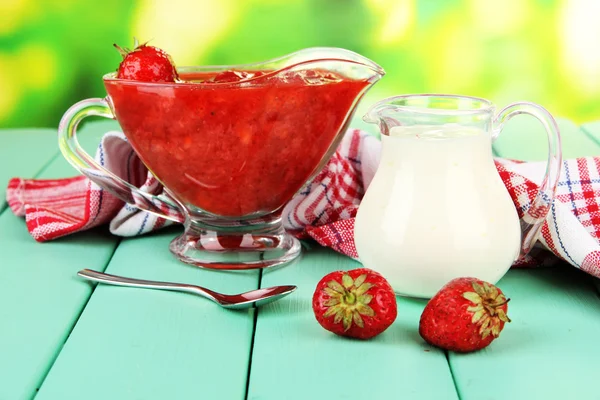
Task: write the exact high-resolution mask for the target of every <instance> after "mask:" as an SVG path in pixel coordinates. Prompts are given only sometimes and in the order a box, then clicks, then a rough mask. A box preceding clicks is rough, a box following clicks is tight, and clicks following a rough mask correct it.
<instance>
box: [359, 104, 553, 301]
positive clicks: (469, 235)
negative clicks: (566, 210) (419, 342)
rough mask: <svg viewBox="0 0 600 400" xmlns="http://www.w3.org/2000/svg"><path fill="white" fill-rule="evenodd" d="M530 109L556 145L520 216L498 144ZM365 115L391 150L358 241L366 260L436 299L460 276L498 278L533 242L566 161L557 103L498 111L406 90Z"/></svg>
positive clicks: (404, 291)
mask: <svg viewBox="0 0 600 400" xmlns="http://www.w3.org/2000/svg"><path fill="white" fill-rule="evenodd" d="M522 113H525V114H530V115H532V116H534V117H536V118H537V119H538V120H539V121H540V122H541V123H542V124H543V126H544V128H545V129H546V132H547V134H548V142H549V148H548V162H547V168H546V173H545V176H544V178H543V180H542V181H541V182H542V184H541V186H540V189H539V191H538V193H537V197H536V198H535V200H534V201H533V202H532V203H531V204H530V206H529V208H528V209H526V210H522V211H523V215H522V217H521V218H519V215H518V213H517V210H516V208H515V206H514V203H513V202H512V200H511V197H510V195H509V193H508V191H507V190H506V187H505V185H504V184H503V182H502V180H501V178H500V175H499V174H498V171H497V169H496V167H495V164H494V159H493V154H492V142H493V141H494V140H495V139H496V138H497V137H498V134H499V133H500V132H501V130H502V128H503V126H504V124H505V122H506V121H508V120H509V119H510V118H511V117H513V116H514V115H517V114H522ZM364 120H365V121H366V122H369V123H373V124H377V125H378V126H379V128H380V131H381V142H382V143H381V144H382V152H381V160H380V163H379V166H378V168H377V171H376V173H375V176H374V178H373V180H372V182H371V184H370V185H369V187H368V189H367V191H366V193H365V195H364V198H363V200H362V202H361V204H360V207H359V209H358V212H357V215H356V220H355V225H354V240H355V244H356V250H357V253H358V256H359V258H360V260H361V261H362V263H363V264H364V266H365V267H367V268H371V269H374V270H376V271H378V272H380V273H381V274H383V276H385V277H386V278H387V279H388V280H389V281H390V284H391V285H392V287H393V288H394V291H395V292H396V293H398V294H400V295H405V296H411V297H423V298H429V297H432V296H433V295H434V294H435V293H436V292H437V291H438V290H439V289H440V288H441V287H442V286H443V285H444V284H446V283H447V282H448V281H450V280H452V279H454V278H459V277H475V278H479V279H482V280H484V281H487V282H490V283H492V284H495V283H496V282H497V281H498V280H499V279H500V278H501V277H502V276H503V275H504V274H505V273H506V272H507V271H508V269H509V268H510V267H511V265H512V264H513V262H514V261H515V260H517V259H518V258H519V257H522V256H524V255H526V254H527V253H528V252H529V251H530V250H531V248H532V247H533V245H534V244H535V242H536V238H537V237H538V234H539V232H540V229H541V227H542V224H543V222H544V220H545V218H546V215H547V213H548V211H549V210H550V206H551V204H552V201H553V199H554V194H555V191H556V185H557V183H558V177H559V174H560V166H561V148H560V135H559V130H558V127H557V125H556V122H555V121H554V119H553V118H552V116H551V115H550V113H548V111H546V110H545V109H544V108H542V107H540V106H538V105H535V104H532V103H514V104H511V105H509V106H507V107H505V108H504V109H502V110H501V111H500V112H499V113H498V114H496V113H495V107H494V105H493V104H492V103H491V102H489V101H487V100H485V99H479V98H474V97H464V96H452V95H435V94H433V95H407V96H396V97H391V98H388V99H384V100H382V101H380V102H378V103H376V104H374V105H373V106H372V107H371V109H370V110H369V111H368V112H367V114H366V115H365V117H364ZM520 195H526V193H521V194H520Z"/></svg>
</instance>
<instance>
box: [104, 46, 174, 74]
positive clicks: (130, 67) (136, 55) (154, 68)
mask: <svg viewBox="0 0 600 400" xmlns="http://www.w3.org/2000/svg"><path fill="white" fill-rule="evenodd" d="M114 46H115V47H116V49H117V50H118V51H119V53H121V55H122V56H123V61H121V63H120V64H119V69H118V70H117V78H118V79H128V80H133V81H138V82H175V81H177V80H178V79H179V76H178V74H177V69H176V68H175V63H174V62H173V60H172V59H171V56H169V55H168V54H167V53H165V52H164V51H163V50H162V49H159V48H158V47H154V46H148V44H147V43H144V44H141V45H140V44H138V42H137V40H134V48H133V50H129V49H127V48H122V47H120V46H118V45H116V44H115V45H114Z"/></svg>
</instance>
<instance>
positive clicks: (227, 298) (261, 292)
mask: <svg viewBox="0 0 600 400" xmlns="http://www.w3.org/2000/svg"><path fill="white" fill-rule="evenodd" d="M77 275H79V276H81V277H83V278H85V279H88V280H90V281H94V282H100V283H107V284H109V285H116V286H130V287H138V288H146V289H159V290H174V291H178V292H188V293H193V294H197V295H200V296H202V297H206V298H207V299H209V300H212V301H214V302H215V303H217V304H218V305H220V306H222V307H225V308H234V309H242V308H250V307H252V306H254V305H255V304H256V306H257V307H258V306H262V305H264V304H267V303H270V302H272V301H276V300H279V299H281V298H282V297H284V296H287V295H288V294H290V293H292V292H293V291H294V290H296V286H292V285H286V286H272V287H268V288H264V289H257V290H251V291H249V292H245V293H240V294H222V293H217V292H215V291H212V290H210V289H206V288H203V287H201V286H195V285H188V284H185V283H173V282H157V281H147V280H144V279H133V278H126V277H123V276H116V275H109V274H105V273H102V272H98V271H93V270H91V269H82V270H81V271H79V272H78V273H77Z"/></svg>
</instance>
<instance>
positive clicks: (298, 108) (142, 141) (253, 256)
mask: <svg viewBox="0 0 600 400" xmlns="http://www.w3.org/2000/svg"><path fill="white" fill-rule="evenodd" d="M225 71H244V72H243V73H233V74H232V73H230V72H227V73H226V74H228V77H229V78H233V79H221V80H219V78H218V77H219V74H220V73H225ZM178 72H179V76H180V78H181V80H182V81H181V82H177V83H147V82H136V81H129V80H121V79H117V78H116V77H115V73H111V74H107V75H105V76H104V85H105V88H106V91H107V93H108V96H107V97H106V98H105V99H99V98H97V99H88V100H83V101H80V102H79V103H76V104H75V105H73V106H72V107H71V108H70V109H69V110H68V111H67V112H66V113H65V115H64V116H63V118H62V120H61V122H60V126H59V145H60V149H61V151H62V154H63V155H64V157H65V158H66V159H67V160H68V161H69V162H70V163H71V164H72V165H73V166H74V167H75V168H76V169H78V170H79V171H80V172H81V173H82V174H84V175H86V176H87V177H88V178H89V179H91V180H92V181H93V182H95V183H96V184H98V185H99V186H101V187H102V188H104V189H107V190H109V191H110V192H111V193H113V194H114V195H116V196H117V197H119V198H120V199H122V200H123V201H125V202H127V203H129V204H132V205H134V206H136V207H138V208H139V209H142V210H145V211H148V212H151V213H154V214H157V215H159V216H161V217H164V218H166V219H169V220H174V221H177V222H180V223H183V224H184V227H185V231H184V233H183V234H182V235H181V236H179V237H177V238H175V239H174V240H173V241H172V242H171V245H170V250H171V252H172V253H174V254H175V255H176V256H177V257H178V258H179V259H180V260H181V261H184V262H186V263H189V264H193V265H196V266H200V267H205V268H213V269H252V268H264V267H270V266H274V265H279V264H282V263H286V262H289V261H291V260H293V259H295V258H296V257H297V256H298V255H299V254H300V244H299V242H298V240H297V239H295V238H294V237H293V236H292V235H290V234H289V233H287V232H285V231H284V229H283V226H282V223H281V212H282V209H283V206H284V205H285V204H286V203H287V202H288V201H289V200H290V199H291V198H292V197H293V196H294V195H295V194H296V193H297V192H298V191H299V190H301V189H302V187H303V186H304V185H305V184H306V183H307V181H309V180H310V179H311V178H312V177H313V176H314V175H315V174H316V173H317V172H318V171H319V170H320V169H321V168H322V167H323V165H324V164H325V162H326V161H327V160H328V159H329V158H330V156H331V155H332V153H333V152H334V151H335V149H336V147H337V146H338V144H339V142H340V140H341V139H342V136H343V133H344V132H345V130H346V128H347V125H348V123H349V121H350V120H351V117H352V115H353V113H354V110H355V108H356V106H357V104H358V102H359V101H360V99H361V98H362V97H363V95H364V94H365V93H366V92H367V91H368V90H369V88H371V87H372V86H373V85H374V84H375V83H376V82H377V81H378V80H379V79H380V78H381V77H382V76H383V75H384V71H383V69H382V68H381V67H380V66H378V65H377V64H375V63H374V62H372V61H370V60H368V59H366V58H365V57H363V56H360V55H358V54H356V53H353V52H351V51H348V50H344V49H338V48H309V49H304V50H301V51H298V52H295V53H292V54H289V55H287V56H284V57H281V58H277V59H273V60H269V61H266V62H261V63H255V64H245V65H228V66H227V65H226V66H202V67H182V68H178ZM242 75H243V77H242ZM213 79H214V81H212V80H213ZM88 116H101V117H105V118H113V119H116V120H117V121H118V122H119V125H120V126H121V128H122V130H123V133H124V134H125V136H126V137H127V139H128V141H129V142H130V144H131V145H132V147H133V149H134V150H135V152H136V153H137V155H138V156H139V158H140V159H141V160H142V162H143V163H144V165H145V166H146V167H147V168H148V169H149V170H150V171H151V172H152V174H153V175H154V176H155V177H156V178H157V179H158V181H160V183H161V184H162V185H163V186H164V189H165V192H166V193H167V195H168V196H167V197H166V198H165V197H164V196H162V197H160V198H159V197H157V196H154V195H152V194H149V193H146V192H143V191H140V190H139V189H138V188H136V187H135V186H132V185H131V184H130V183H128V182H126V181H124V180H123V179H121V178H119V177H117V176H116V175H114V174H113V173H111V172H110V171H108V170H106V169H105V168H104V167H102V166H100V165H99V164H98V163H97V162H95V161H94V159H93V158H92V157H91V156H90V155H88V154H87V153H85V152H84V150H83V149H82V148H81V147H80V146H79V144H78V142H77V138H76V130H77V125H78V124H79V123H80V122H81V120H83V119H84V118H86V117H88Z"/></svg>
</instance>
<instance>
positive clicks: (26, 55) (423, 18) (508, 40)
mask: <svg viewBox="0 0 600 400" xmlns="http://www.w3.org/2000/svg"><path fill="white" fill-rule="evenodd" d="M599 15H600V0H502V1H499V0H286V1H279V0H138V1H119V0H104V1H102V2H94V1H75V0H54V1H53V0H0V127H1V128H5V127H18V126H28V127H33V126H35V127H41V126H48V127H56V126H57V125H58V121H59V120H60V117H61V116H62V114H63V113H64V111H65V110H66V109H67V108H68V107H69V106H70V105H71V104H73V103H74V102H76V101H78V100H81V99H84V98H87V97H103V96H104V88H103V86H102V81H101V76H102V75H103V74H105V73H107V72H110V71H113V70H115V69H116V68H117V66H118V63H119V61H120V59H121V58H120V55H119V54H118V53H117V51H116V50H115V49H114V48H113V47H112V44H113V43H118V44H121V45H123V46H126V47H129V46H131V45H132V43H133V36H136V37H138V38H139V39H140V40H141V41H146V40H151V42H150V43H151V44H153V45H155V46H159V47H162V48H163V49H164V50H165V51H167V52H168V53H170V54H171V55H172V57H173V59H174V60H175V62H176V64H177V65H180V66H182V65H192V64H232V63H247V62H254V61H262V60H266V59H269V58H272V57H276V56H280V55H284V54H287V53H290V52H293V51H295V50H298V49H301V48H304V47H310V46H337V47H345V48H347V49H350V50H353V51H356V52H358V53H360V54H362V55H364V56H367V57H369V58H371V59H372V60H374V61H376V62H377V63H379V64H380V65H381V66H383V68H384V69H385V70H386V72H387V75H386V76H385V77H384V78H383V80H381V81H380V82H379V83H378V84H377V85H376V86H375V87H374V89H373V90H372V91H371V92H370V93H369V95H368V97H367V98H366V99H365V100H364V101H363V106H364V104H365V103H367V104H368V103H370V102H373V101H376V100H379V99H380V98H382V97H385V96H389V95H395V94H403V93H417V92H420V93H422V92H445V93H457V94H467V95H473V96H481V97H486V98H488V99H490V100H492V101H494V102H495V103H496V104H497V105H498V106H504V105H506V104H507V103H509V102H513V101H518V100H528V101H533V102H537V103H540V104H542V105H543V106H545V107H546V108H548V109H549V111H550V112H552V113H553V114H554V115H555V116H557V117H566V118H570V119H572V120H574V121H576V122H578V123H583V122H587V121H591V120H598V119H600V22H599V21H598V16H599Z"/></svg>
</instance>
